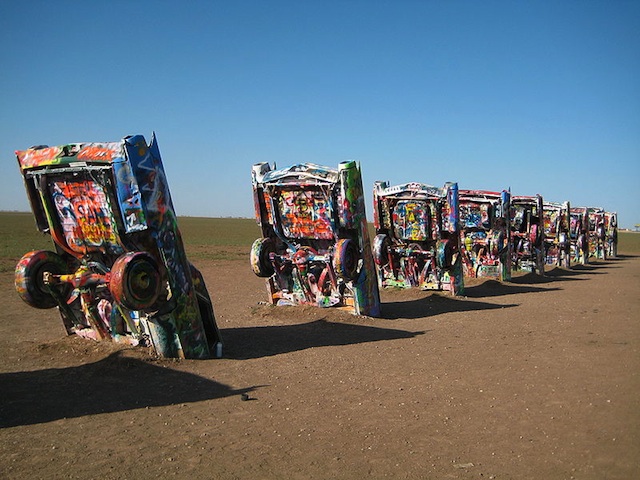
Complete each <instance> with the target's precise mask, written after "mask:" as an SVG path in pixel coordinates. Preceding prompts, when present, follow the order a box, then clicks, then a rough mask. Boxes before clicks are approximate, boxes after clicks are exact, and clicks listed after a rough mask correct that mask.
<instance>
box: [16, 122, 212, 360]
mask: <svg viewBox="0 0 640 480" xmlns="http://www.w3.org/2000/svg"><path fill="white" fill-rule="evenodd" d="M16 155H17V158H18V164H19V167H20V171H21V173H22V175H23V179H24V184H25V187H26V190H27V195H28V197H29V201H30V203H31V208H32V211H33V214H34V216H35V220H36V226H37V228H38V230H40V231H41V232H46V233H48V234H50V235H51V238H52V240H53V243H54V247H55V251H43V250H41V251H32V252H29V253H27V254H25V255H24V256H23V257H22V259H21V260H20V262H19V263H18V265H17V267H16V274H15V285H16V289H17V291H18V294H19V295H20V297H21V298H22V299H23V300H24V301H25V302H26V303H27V304H29V305H31V306H32V307H36V308H53V307H57V309H58V311H59V313H60V316H61V317H62V322H63V324H64V327H65V329H66V331H67V333H68V334H69V335H71V334H77V335H78V336H82V337H87V338H92V339H95V340H109V341H116V342H124V343H129V344H133V345H143V346H152V347H154V348H155V351H156V352H157V353H158V354H159V355H161V356H165V357H184V358H208V357H211V356H220V354H221V350H222V340H221V337H220V333H219V331H218V327H217V325H216V320H215V317H214V314H213V308H212V305H211V299H210V297H209V294H208V292H207V289H206V286H205V284H204V279H203V277H202V275H201V273H200V272H199V271H198V270H197V269H196V268H195V267H194V266H193V265H191V264H190V263H189V261H188V260H187V256H186V254H185V251H184V247H183V243H182V238H181V235H180V231H179V229H178V224H177V219H176V214H175V211H174V209H173V204H172V200H171V195H170V192H169V186H168V183H167V180H166V177H165V172H164V167H163V164H162V160H161V157H160V151H159V149H158V144H157V142H156V138H155V135H154V136H153V138H152V140H151V142H150V143H149V144H148V145H147V143H146V141H145V139H144V137H143V136H141V135H136V136H129V137H125V138H124V139H122V140H121V141H118V142H110V143H73V144H67V145H62V146H56V147H46V146H39V147H32V148H30V149H28V150H24V151H18V152H16Z"/></svg>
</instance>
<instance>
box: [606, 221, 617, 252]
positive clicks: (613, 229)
mask: <svg viewBox="0 0 640 480" xmlns="http://www.w3.org/2000/svg"><path fill="white" fill-rule="evenodd" d="M604 228H605V233H606V236H607V256H609V257H617V256H618V214H617V213H616V212H604Z"/></svg>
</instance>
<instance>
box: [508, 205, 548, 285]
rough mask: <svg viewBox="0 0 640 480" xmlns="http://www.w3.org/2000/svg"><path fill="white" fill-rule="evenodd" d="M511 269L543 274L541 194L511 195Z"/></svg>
mask: <svg viewBox="0 0 640 480" xmlns="http://www.w3.org/2000/svg"><path fill="white" fill-rule="evenodd" d="M511 242H512V255H513V257H512V263H511V266H512V268H513V271H525V272H532V273H536V274H538V275H544V263H545V262H544V218H543V199H542V195H539V194H538V195H535V196H524V195H514V196H512V197H511Z"/></svg>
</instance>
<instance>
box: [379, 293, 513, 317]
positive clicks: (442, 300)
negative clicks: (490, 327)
mask: <svg viewBox="0 0 640 480" xmlns="http://www.w3.org/2000/svg"><path fill="white" fill-rule="evenodd" d="M466 290H467V289H466V288H465V295H467V294H466ZM517 306H518V305H517V304H507V305H496V304H494V303H486V302H476V301H470V300H462V299H457V298H453V297H446V296H441V295H431V296H429V297H425V298H419V299H417V300H409V301H401V302H389V303H384V304H383V305H382V318H386V319H388V320H395V319H398V318H425V317H430V316H433V315H440V314H442V313H450V312H473V311H476V310H495V309H499V308H511V307H517Z"/></svg>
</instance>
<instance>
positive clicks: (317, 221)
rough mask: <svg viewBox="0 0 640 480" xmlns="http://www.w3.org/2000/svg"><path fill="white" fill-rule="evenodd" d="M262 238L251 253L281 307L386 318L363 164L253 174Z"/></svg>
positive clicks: (259, 167)
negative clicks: (368, 216)
mask: <svg viewBox="0 0 640 480" xmlns="http://www.w3.org/2000/svg"><path fill="white" fill-rule="evenodd" d="M252 184H253V193H254V202H255V212H256V221H257V222H258V225H259V226H260V228H261V230H262V238H259V239H257V240H256V241H255V242H254V243H253V246H252V248H251V267H252V270H253V272H254V273H255V274H256V275H257V276H259V277H263V278H266V283H267V290H268V298H269V302H270V303H272V304H275V305H316V306H320V307H338V308H344V309H347V310H350V311H351V312H352V313H355V314H358V315H367V316H372V317H376V316H378V315H379V314H380V295H379V290H378V284H377V281H376V273H375V265H374V263H373V257H372V255H371V243H370V240H369V233H368V229H367V219H366V212H365V206H364V193H363V190H362V177H361V173H360V167H359V165H358V164H357V162H354V161H345V162H341V163H340V164H339V165H338V169H337V170H336V169H333V168H329V167H324V166H320V165H315V164H311V163H304V164H298V165H293V166H291V167H288V168H284V169H280V170H276V169H275V165H273V167H272V166H270V165H269V164H267V163H259V164H256V165H254V166H253V169H252Z"/></svg>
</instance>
